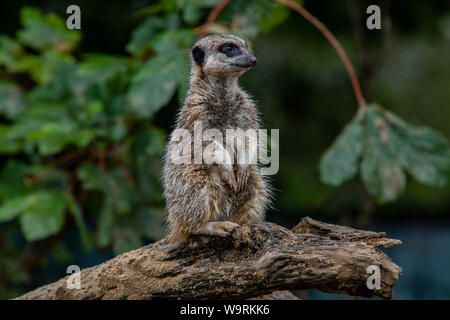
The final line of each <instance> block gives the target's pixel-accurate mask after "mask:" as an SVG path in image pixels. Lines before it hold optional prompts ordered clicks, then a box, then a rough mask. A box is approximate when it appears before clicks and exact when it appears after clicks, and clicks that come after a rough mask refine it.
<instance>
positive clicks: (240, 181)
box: [236, 169, 249, 191]
mask: <svg viewBox="0 0 450 320" xmlns="http://www.w3.org/2000/svg"><path fill="white" fill-rule="evenodd" d="M248 176H249V172H248V170H246V169H239V171H238V173H237V175H236V184H237V191H240V190H241V189H242V188H244V186H245V185H246V184H247V180H248Z"/></svg>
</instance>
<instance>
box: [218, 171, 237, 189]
mask: <svg viewBox="0 0 450 320" xmlns="http://www.w3.org/2000/svg"><path fill="white" fill-rule="evenodd" d="M220 175H221V177H222V180H223V181H224V182H225V183H226V184H228V185H229V186H230V188H231V189H232V190H233V191H234V192H236V191H237V183H236V178H235V176H234V172H233V170H227V169H222V170H221V172H220Z"/></svg>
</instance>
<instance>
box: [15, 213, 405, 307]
mask: <svg viewBox="0 0 450 320" xmlns="http://www.w3.org/2000/svg"><path fill="white" fill-rule="evenodd" d="M384 236H385V233H383V232H380V233H377V232H371V231H362V230H356V229H352V228H349V227H343V226H337V225H332V224H326V223H323V222H319V221H315V220H313V219H311V218H308V217H306V218H303V219H302V220H301V222H300V223H299V224H298V225H297V226H296V227H294V228H293V229H292V230H288V229H285V228H283V227H281V226H279V225H276V224H273V223H268V222H266V223H261V224H255V225H249V226H243V227H241V228H238V229H236V230H235V231H233V233H232V235H231V236H230V237H228V238H220V237H213V236H195V237H192V238H190V239H188V240H187V241H185V242H184V243H182V244H180V245H176V246H175V245H171V244H169V243H168V242H167V241H166V239H162V240H160V241H158V242H156V243H154V244H152V245H149V246H145V247H142V248H140V249H137V250H134V251H130V252H128V253H125V254H122V255H120V256H118V257H116V258H114V259H112V260H109V261H107V262H105V263H103V264H101V265H98V266H94V267H91V268H87V269H84V270H82V271H81V288H80V289H68V288H67V278H68V277H69V276H67V277H65V278H63V279H60V280H59V281H56V282H54V283H51V284H48V285H45V286H43V287H40V288H38V289H36V290H34V291H31V292H29V293H26V294H24V295H23V296H21V297H19V298H17V299H245V298H251V297H257V296H261V295H264V294H268V293H271V292H274V291H278V290H289V289H299V290H300V289H317V290H321V291H324V292H329V293H344V294H348V295H352V296H361V297H372V296H380V297H382V298H385V299H390V298H392V296H393V290H392V288H393V286H394V284H395V283H396V281H397V279H398V278H399V276H400V275H401V272H402V270H401V268H400V267H399V266H397V265H396V264H394V263H393V262H392V261H391V259H390V258H389V257H388V256H387V255H386V254H384V253H383V252H382V251H381V250H379V249H378V247H385V248H390V247H393V246H396V245H399V244H401V241H400V240H395V239H388V238H385V237H384ZM370 265H377V266H379V267H380V270H381V288H380V289H374V290H371V289H369V288H368V287H367V284H366V282H367V278H368V277H369V276H370V274H368V273H367V267H368V266H370Z"/></svg>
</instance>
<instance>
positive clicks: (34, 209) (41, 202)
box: [19, 191, 69, 241]
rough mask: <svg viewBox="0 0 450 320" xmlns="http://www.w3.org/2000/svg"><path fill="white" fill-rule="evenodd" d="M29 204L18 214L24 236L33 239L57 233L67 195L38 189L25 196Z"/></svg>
mask: <svg viewBox="0 0 450 320" xmlns="http://www.w3.org/2000/svg"><path fill="white" fill-rule="evenodd" d="M27 201H28V203H29V206H28V207H27V208H25V209H24V211H23V212H22V213H21V214H20V216H19V221H20V225H21V228H22V232H23V233H24V235H25V238H26V239H27V240H28V241H35V240H40V239H43V238H46V237H48V236H50V235H53V234H56V233H58V232H59V231H60V230H61V228H62V226H63V224H64V213H65V210H66V208H67V206H68V204H69V198H68V196H67V195H66V194H65V193H63V192H59V191H38V192H36V193H33V194H31V195H29V196H28V197H27Z"/></svg>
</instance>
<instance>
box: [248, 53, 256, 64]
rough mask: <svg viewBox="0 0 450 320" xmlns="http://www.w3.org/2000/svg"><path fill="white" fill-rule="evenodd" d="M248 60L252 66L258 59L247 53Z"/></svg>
mask: <svg viewBox="0 0 450 320" xmlns="http://www.w3.org/2000/svg"><path fill="white" fill-rule="evenodd" d="M248 60H249V61H250V64H251V66H252V67H254V66H256V62H257V61H258V59H256V58H255V57H254V56H253V55H251V54H249V55H248Z"/></svg>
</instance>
